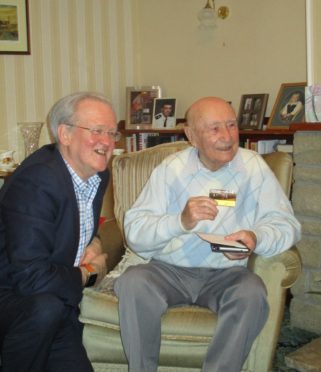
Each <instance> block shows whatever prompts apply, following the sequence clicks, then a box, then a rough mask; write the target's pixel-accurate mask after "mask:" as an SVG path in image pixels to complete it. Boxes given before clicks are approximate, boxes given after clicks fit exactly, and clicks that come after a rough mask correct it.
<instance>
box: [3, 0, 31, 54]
mask: <svg viewBox="0 0 321 372" xmlns="http://www.w3.org/2000/svg"><path fill="white" fill-rule="evenodd" d="M0 53H1V54H30V41H29V16H28V0H0Z"/></svg>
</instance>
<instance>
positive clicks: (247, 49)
mask: <svg viewBox="0 0 321 372" xmlns="http://www.w3.org/2000/svg"><path fill="white" fill-rule="evenodd" d="M222 4H225V5H228V6H229V7H230V10H231V15H230V17H229V18H228V19H227V20H225V21H218V26H217V28H216V29H215V30H214V32H213V31H201V30H199V29H198V21H197V18H196V15H197V13H198V11H199V10H200V9H201V8H202V7H204V5H205V0H161V1H160V0H29V8H30V9H29V12H30V32H31V55H22V56H15V55H0V86H1V88H2V89H0V133H1V136H0V148H10V149H14V150H16V151H17V152H18V157H19V159H21V157H22V153H23V145H22V140H21V136H20V133H19V132H18V131H17V122H19V121H44V120H45V117H46V114H47V112H48V110H49V108H50V107H51V105H52V104H53V103H54V102H55V101H56V100H57V99H58V98H59V97H61V96H63V95H65V94H67V93H69V92H72V91H76V90H88V89H91V90H99V91H102V92H104V93H105V94H107V95H108V96H109V97H110V98H111V99H112V101H113V102H114V104H115V108H116V111H117V115H118V118H119V119H124V118H125V95H126V94H125V87H126V86H131V85H133V84H135V85H146V84H147V85H148V84H152V83H153V84H160V85H161V86H162V87H163V91H164V94H165V95H170V96H174V97H176V98H177V99H178V116H182V115H183V113H184V112H185V109H186V107H187V106H188V105H189V104H190V103H191V102H192V101H193V100H195V99H196V98H198V97H200V96H204V95H220V96H222V97H224V98H226V99H228V100H231V101H232V102H233V104H234V106H235V107H238V104H239V101H240V97H241V95H242V94H245V93H265V92H266V93H270V100H269V104H268V113H269V112H270V110H271V107H272V104H273V102H274V100H275V97H276V94H277V91H278V89H279V86H280V84H281V83H284V82H297V81H305V79H306V62H305V58H306V57H305V50H306V44H305V2H304V0H282V1H279V0H269V1H263V0H242V1H235V0H234V1H233V0H226V1H223V0H217V6H219V5H222ZM289 6H291V9H290V10H288V7H289ZM289 14H291V16H290V17H289ZM46 142H49V138H48V134H47V130H46V128H44V129H43V130H42V137H41V141H40V144H43V143H46Z"/></svg>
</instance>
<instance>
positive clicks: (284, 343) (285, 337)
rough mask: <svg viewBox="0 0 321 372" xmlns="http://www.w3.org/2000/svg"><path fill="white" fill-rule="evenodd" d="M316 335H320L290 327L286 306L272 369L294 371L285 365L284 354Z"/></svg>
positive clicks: (279, 371)
mask: <svg viewBox="0 0 321 372" xmlns="http://www.w3.org/2000/svg"><path fill="white" fill-rule="evenodd" d="M318 337H320V335H319V334H316V333H312V332H308V331H305V330H302V329H299V328H295V327H291V325H290V311H289V309H288V308H286V310H285V314H284V320H283V323H282V328H281V333H280V337H279V342H278V346H277V350H276V355H275V359H274V363H273V369H272V371H273V372H296V371H297V370H296V369H293V368H289V367H287V366H286V364H285V361H284V356H285V355H287V354H290V353H292V352H293V351H295V350H297V349H299V348H300V347H302V346H303V345H305V344H307V343H309V342H310V341H312V340H313V339H315V338H318Z"/></svg>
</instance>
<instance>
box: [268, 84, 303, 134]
mask: <svg viewBox="0 0 321 372" xmlns="http://www.w3.org/2000/svg"><path fill="white" fill-rule="evenodd" d="M305 86H306V83H305V82H303V83H284V84H281V87H280V89H279V92H278V95H277V98H276V101H275V103H274V106H273V109H272V112H271V116H270V118H269V121H268V124H267V126H268V129H289V127H290V125H291V124H295V123H301V122H303V121H304V112H305Z"/></svg>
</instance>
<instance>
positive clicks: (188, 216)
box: [181, 196, 218, 230]
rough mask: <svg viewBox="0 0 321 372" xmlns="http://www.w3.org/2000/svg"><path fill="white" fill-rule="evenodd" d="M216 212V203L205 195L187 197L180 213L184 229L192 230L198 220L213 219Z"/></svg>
mask: <svg viewBox="0 0 321 372" xmlns="http://www.w3.org/2000/svg"><path fill="white" fill-rule="evenodd" d="M217 214H218V209H217V203H216V201H215V200H213V199H211V198H209V197H207V196H193V197H191V198H190V199H188V201H187V203H186V205H185V208H184V209H183V212H182V214H181V222H182V225H183V227H184V228H185V229H186V230H192V229H193V228H194V227H195V226H196V224H197V223H198V222H199V221H202V220H212V221H213V220H214V219H215V218H216V216H217Z"/></svg>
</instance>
